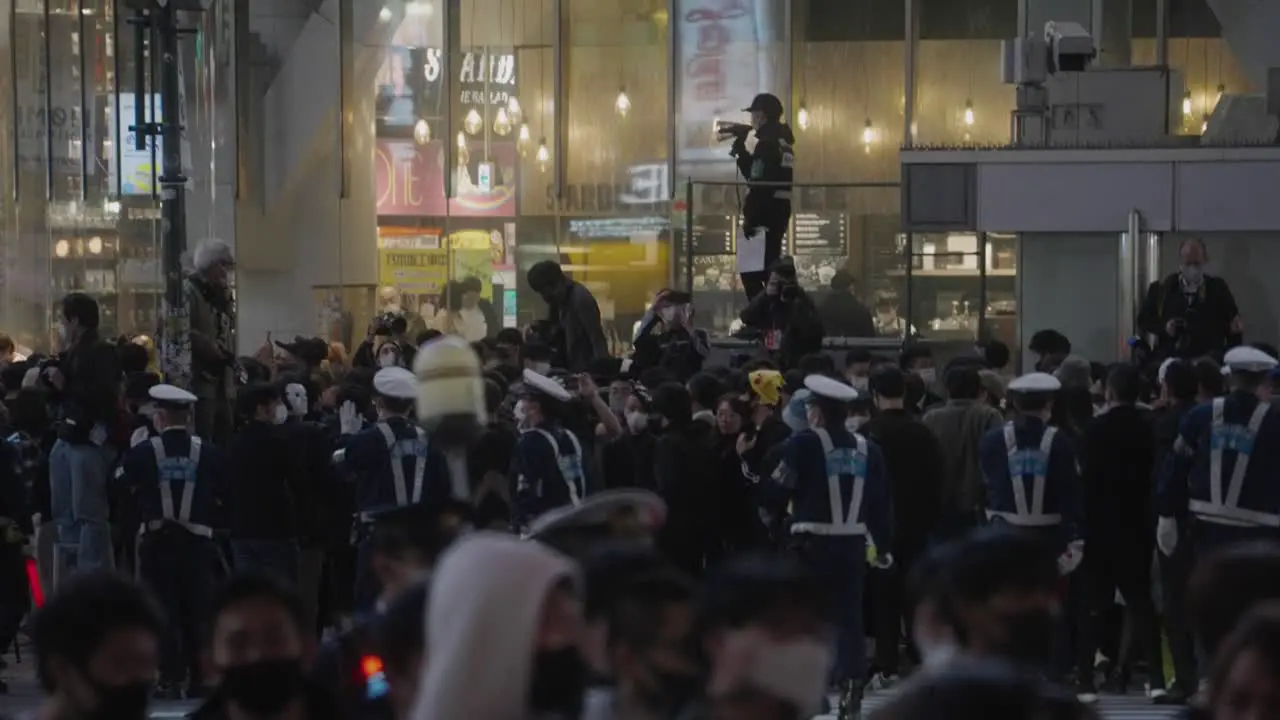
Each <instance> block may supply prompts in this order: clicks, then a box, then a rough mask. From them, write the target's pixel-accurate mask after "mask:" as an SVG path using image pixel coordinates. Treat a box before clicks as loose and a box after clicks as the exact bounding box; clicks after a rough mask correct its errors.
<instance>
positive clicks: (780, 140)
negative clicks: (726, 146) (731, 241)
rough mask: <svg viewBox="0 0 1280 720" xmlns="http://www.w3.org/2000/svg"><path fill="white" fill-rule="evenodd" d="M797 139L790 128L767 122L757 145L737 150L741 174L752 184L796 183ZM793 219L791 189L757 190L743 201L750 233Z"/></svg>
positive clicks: (743, 210) (735, 151)
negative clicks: (752, 229) (755, 229)
mask: <svg viewBox="0 0 1280 720" xmlns="http://www.w3.org/2000/svg"><path fill="white" fill-rule="evenodd" d="M795 143H796V136H795V134H794V133H793V132H791V127H790V126H788V125H783V124H782V123H778V122H767V123H765V124H763V125H761V126H760V128H759V129H758V130H756V145H755V147H754V148H752V149H751V150H750V151H749V152H747V151H746V147H745V145H743V146H742V147H736V146H735V148H734V156H735V158H736V159H737V161H738V171H739V172H741V173H742V176H743V177H744V178H746V179H747V180H748V181H750V182H757V183H786V184H787V185H788V186H789V185H790V183H791V181H792V180H793V179H794V168H795V162H796V155H795V152H796V151H795ZM790 216H791V188H790V187H781V186H772V187H770V186H755V187H752V188H750V189H749V190H747V197H746V199H744V200H743V201H742V224H743V225H744V226H745V227H746V228H748V229H750V228H756V227H761V226H771V225H776V224H777V223H778V222H779V221H780V220H781V221H782V222H785V220H786V218H789V217H790Z"/></svg>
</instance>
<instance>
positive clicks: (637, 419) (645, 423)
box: [627, 412, 649, 433]
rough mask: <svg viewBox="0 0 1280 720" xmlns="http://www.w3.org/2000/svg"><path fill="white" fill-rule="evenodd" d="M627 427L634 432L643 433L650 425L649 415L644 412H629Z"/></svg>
mask: <svg viewBox="0 0 1280 720" xmlns="http://www.w3.org/2000/svg"><path fill="white" fill-rule="evenodd" d="M627 427H628V428H629V429H630V430H631V432H633V433H642V432H644V429H645V428H647V427H649V416H648V415H646V414H644V413H642V412H629V413H627Z"/></svg>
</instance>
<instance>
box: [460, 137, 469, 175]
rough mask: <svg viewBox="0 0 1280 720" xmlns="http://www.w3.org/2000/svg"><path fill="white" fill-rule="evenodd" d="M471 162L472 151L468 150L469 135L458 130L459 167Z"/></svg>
mask: <svg viewBox="0 0 1280 720" xmlns="http://www.w3.org/2000/svg"><path fill="white" fill-rule="evenodd" d="M470 162H471V153H469V152H467V136H466V134H465V133H463V132H461V131H459V132H458V167H465V166H466V165H467V164H468V163H470Z"/></svg>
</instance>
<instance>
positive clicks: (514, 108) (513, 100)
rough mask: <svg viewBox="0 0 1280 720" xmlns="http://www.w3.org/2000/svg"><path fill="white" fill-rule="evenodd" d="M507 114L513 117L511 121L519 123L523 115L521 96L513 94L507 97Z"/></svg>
mask: <svg viewBox="0 0 1280 720" xmlns="http://www.w3.org/2000/svg"><path fill="white" fill-rule="evenodd" d="M507 115H509V116H510V117H511V122H513V123H518V122H520V118H521V117H523V116H522V115H521V113H520V98H518V97H516V96H515V95H512V96H511V97H509V98H507Z"/></svg>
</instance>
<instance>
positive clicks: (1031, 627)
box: [997, 610, 1054, 668]
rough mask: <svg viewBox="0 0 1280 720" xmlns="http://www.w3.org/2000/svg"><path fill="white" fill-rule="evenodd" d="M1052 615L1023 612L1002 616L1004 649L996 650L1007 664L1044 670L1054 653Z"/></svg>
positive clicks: (1029, 611)
mask: <svg viewBox="0 0 1280 720" xmlns="http://www.w3.org/2000/svg"><path fill="white" fill-rule="evenodd" d="M1053 623H1054V618H1053V615H1052V614H1051V613H1050V612H1049V611H1048V610H1024V611H1022V612H1017V613H1010V614H1007V615H1004V616H1002V619H1001V623H1000V624H1001V625H1003V626H1004V628H1005V632H1006V635H1005V641H1004V644H1003V647H1000V648H998V649H997V652H998V653H999V654H1000V655H1003V656H1004V657H1006V658H1007V659H1009V660H1012V661H1014V662H1016V663H1019V664H1022V665H1028V666H1031V667H1036V668H1040V667H1044V666H1046V665H1047V664H1048V662H1049V655H1050V652H1051V651H1052V649H1053Z"/></svg>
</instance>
